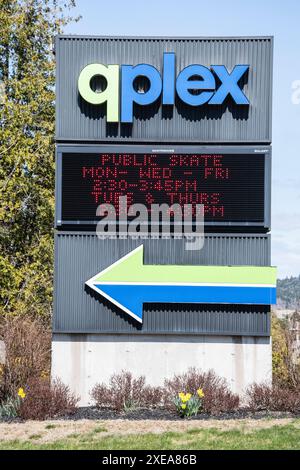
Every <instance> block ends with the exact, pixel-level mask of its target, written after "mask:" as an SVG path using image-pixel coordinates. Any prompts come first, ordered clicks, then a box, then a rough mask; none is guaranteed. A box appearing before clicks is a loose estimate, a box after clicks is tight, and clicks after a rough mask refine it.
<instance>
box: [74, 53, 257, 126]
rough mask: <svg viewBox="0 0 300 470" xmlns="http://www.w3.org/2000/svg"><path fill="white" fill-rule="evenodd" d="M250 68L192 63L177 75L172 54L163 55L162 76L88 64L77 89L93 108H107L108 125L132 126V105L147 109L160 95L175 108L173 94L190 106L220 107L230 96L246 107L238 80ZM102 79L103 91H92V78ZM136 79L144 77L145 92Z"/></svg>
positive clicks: (150, 69)
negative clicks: (230, 69)
mask: <svg viewBox="0 0 300 470" xmlns="http://www.w3.org/2000/svg"><path fill="white" fill-rule="evenodd" d="M248 70H249V65H235V66H234V67H233V69H232V71H231V72H229V71H228V70H227V68H226V67H225V66H224V65H212V66H211V67H210V69H209V68H208V67H205V66H204V65H199V64H194V65H189V66H188V67H185V68H184V69H183V70H182V71H181V72H180V73H179V74H178V76H177V78H176V72H175V53H173V52H167V53H164V54H163V70H162V75H161V74H160V73H159V71H158V70H157V69H156V68H155V67H154V66H153V65H149V64H138V65H135V66H132V65H121V66H119V65H104V64H99V63H96V64H95V63H94V64H89V65H87V66H86V67H84V69H83V70H82V71H81V73H80V75H79V79H78V90H79V93H80V95H81V97H82V98H83V99H84V100H85V101H87V102H88V103H91V104H93V105H101V104H103V103H106V105H107V121H108V122H119V121H121V122H124V123H126V122H127V123H131V122H132V121H133V104H134V103H137V104H139V105H141V106H146V105H149V104H151V103H154V102H155V101H156V100H157V99H158V98H159V97H160V95H162V104H163V105H174V104H175V95H176V93H177V95H178V96H179V98H180V99H181V100H182V101H183V102H184V103H186V104H187V105H190V106H202V105H204V104H208V105H221V104H223V103H224V101H225V99H226V98H227V97H228V96H230V97H231V98H232V100H233V102H234V103H235V104H236V105H238V106H240V105H249V104H250V103H249V100H248V98H247V97H246V95H245V94H244V93H243V91H242V90H241V87H240V85H239V81H240V80H241V78H242V77H244V76H245V75H246V73H247V72H248ZM97 76H98V77H99V76H100V77H103V78H104V79H105V81H106V88H105V89H104V90H103V91H100V92H99V91H95V90H93V89H92V86H91V81H92V79H93V78H94V77H97ZM138 77H146V79H147V80H148V83H149V88H148V90H147V91H144V92H139V91H137V90H136V89H135V87H134V82H135V80H136V79H137V78H138Z"/></svg>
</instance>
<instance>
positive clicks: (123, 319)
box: [53, 232, 270, 336]
mask: <svg viewBox="0 0 300 470" xmlns="http://www.w3.org/2000/svg"><path fill="white" fill-rule="evenodd" d="M55 242H56V250H55V253H56V254H55V256H56V261H55V262H56V278H55V313H54V324H53V329H54V332H56V333H63V332H65V333H72V332H73V333H89V332H93V333H135V334H145V333H147V334H149V333H155V334H158V333H160V334H167V333H173V334H174V333H176V334H196V333H197V334H198V333H202V334H204V333H205V334H223V335H224V334H230V335H251V336H252V335H258V336H264V335H269V334H270V318H269V311H270V308H269V307H268V306H264V307H260V306H251V305H250V306H238V305H230V306H225V305H201V306H199V305H198V306H195V305H187V304H182V305H165V306H162V305H160V304H159V305H154V304H148V305H145V306H144V322H143V326H142V327H140V326H138V325H137V324H136V322H135V321H134V320H131V319H130V318H129V316H128V315H126V314H123V313H122V311H120V310H119V309H118V308H117V307H115V306H113V305H112V304H111V303H109V302H108V301H106V300H105V299H101V298H99V297H97V295H96V294H94V293H93V292H91V291H89V290H85V286H84V283H85V281H86V280H88V279H89V278H91V277H92V276H94V275H95V274H97V272H99V271H100V270H101V269H104V268H105V267H107V266H109V265H110V264H112V263H113V262H115V261H117V260H118V259H119V258H120V257H122V256H124V255H125V254H127V253H128V252H130V251H131V250H132V249H134V248H135V247H136V246H138V245H140V244H141V243H143V244H144V247H145V248H144V262H145V264H150V263H151V264H191V265H198V264H199V265H201V264H204V265H209V264H216V265H257V266H268V265H270V237H269V235H241V234H236V235H234V234H230V235H226V234H206V237H205V243H204V247H203V249H202V250H200V251H186V250H185V249H184V246H183V244H184V240H182V239H176V240H174V239H160V240H157V239H149V238H148V239H143V240H133V239H109V238H105V239H102V240H99V239H98V238H97V236H96V235H95V234H94V233H77V234H76V233H73V234H72V233H67V232H58V233H57V234H56V236H55Z"/></svg>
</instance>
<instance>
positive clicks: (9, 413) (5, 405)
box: [0, 398, 20, 419]
mask: <svg viewBox="0 0 300 470" xmlns="http://www.w3.org/2000/svg"><path fill="white" fill-rule="evenodd" d="M19 408H20V399H19V398H7V400H5V401H4V402H2V403H1V404H0V418H8V419H12V418H16V417H17V416H18V414H19Z"/></svg>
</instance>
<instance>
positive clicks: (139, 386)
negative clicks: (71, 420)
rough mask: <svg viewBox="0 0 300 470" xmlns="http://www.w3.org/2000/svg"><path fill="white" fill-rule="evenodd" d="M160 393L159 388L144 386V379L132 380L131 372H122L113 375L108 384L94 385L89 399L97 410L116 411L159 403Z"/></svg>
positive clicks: (152, 405) (141, 377) (142, 377)
mask: <svg viewBox="0 0 300 470" xmlns="http://www.w3.org/2000/svg"><path fill="white" fill-rule="evenodd" d="M161 396H162V392H161V389H160V388H159V387H151V386H149V385H146V383H145V377H144V376H140V377H137V378H134V377H133V375H132V374H131V372H128V371H124V370H123V371H122V372H121V373H120V374H113V375H112V376H111V378H110V381H109V384H108V385H106V384H104V383H102V384H96V385H95V386H94V387H93V389H92V391H91V397H92V398H93V400H94V401H95V403H96V406H97V407H98V408H110V409H113V410H116V411H119V412H120V411H122V410H125V411H126V410H129V409H132V408H137V407H143V406H147V407H148V406H149V407H154V406H157V405H159V404H160V403H161Z"/></svg>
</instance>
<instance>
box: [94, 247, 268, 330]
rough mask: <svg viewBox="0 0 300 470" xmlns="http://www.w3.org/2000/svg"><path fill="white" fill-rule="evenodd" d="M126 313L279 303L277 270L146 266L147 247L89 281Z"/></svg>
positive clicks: (140, 314)
mask: <svg viewBox="0 0 300 470" xmlns="http://www.w3.org/2000/svg"><path fill="white" fill-rule="evenodd" d="M86 285H88V286H89V287H90V288H91V289H93V290H95V291H96V292H98V293H99V294H101V295H102V296H103V297H105V298H106V299H108V300H109V301H110V302H112V303H113V304H115V305H116V306H118V307H119V308H121V309H122V310H123V311H124V312H126V313H128V314H129V315H130V316H132V317H133V318H135V319H136V320H137V321H138V322H140V323H142V321H143V304H144V303H145V302H149V303H151V302H152V303H153V302H154V303H199V304H201V303H215V304H216V303H217V304H259V305H269V304H274V303H276V268H274V267H263V266H184V265H183V266H178V265H144V264H143V245H141V246H139V247H138V248H136V249H135V250H133V251H131V252H130V253H128V254H127V255H126V256H123V257H122V258H121V259H119V260H118V261H116V262H115V263H114V264H112V265H111V266H109V267H108V268H106V269H104V270H103V271H101V272H100V273H98V274H96V276H94V277H92V278H91V279H89V280H88V281H87V282H86Z"/></svg>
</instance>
